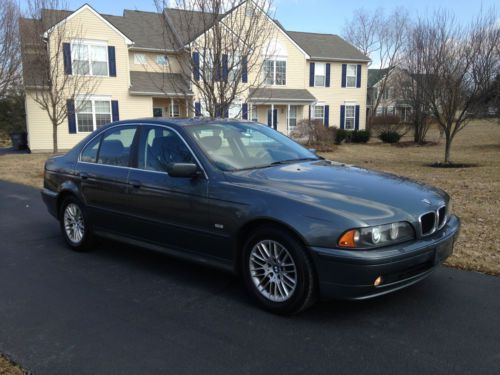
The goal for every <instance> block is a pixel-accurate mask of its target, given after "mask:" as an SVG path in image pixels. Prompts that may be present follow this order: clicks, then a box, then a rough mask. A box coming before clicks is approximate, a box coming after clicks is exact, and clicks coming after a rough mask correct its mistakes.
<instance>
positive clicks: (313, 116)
mask: <svg viewBox="0 0 500 375" xmlns="http://www.w3.org/2000/svg"><path fill="white" fill-rule="evenodd" d="M325 106H326V104H325V103H316V104H315V105H313V106H312V108H311V118H312V119H313V120H321V121H323V123H324V122H325ZM316 107H323V117H316Z"/></svg>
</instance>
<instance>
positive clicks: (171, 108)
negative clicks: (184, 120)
mask: <svg viewBox="0 0 500 375" xmlns="http://www.w3.org/2000/svg"><path fill="white" fill-rule="evenodd" d="M168 114H169V116H170V117H180V116H181V112H180V107H179V103H177V102H173V103H170V104H169V105H168Z"/></svg>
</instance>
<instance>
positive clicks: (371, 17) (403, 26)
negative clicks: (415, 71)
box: [343, 8, 410, 122]
mask: <svg viewBox="0 0 500 375" xmlns="http://www.w3.org/2000/svg"><path fill="white" fill-rule="evenodd" d="M409 20H410V18H409V16H408V13H407V12H406V10H404V9H403V8H397V9H395V10H394V11H393V12H392V13H390V14H388V15H386V14H385V12H384V10H383V9H381V8H379V9H377V10H376V11H375V12H373V13H368V12H367V11H365V10H364V9H358V10H356V11H355V12H354V15H353V18H352V19H351V20H350V21H349V22H348V23H347V24H346V25H345V26H344V31H343V35H344V37H345V39H346V40H347V41H348V42H350V43H351V44H352V45H354V46H355V47H357V48H358V49H359V50H360V51H361V52H363V53H364V54H365V55H367V56H368V57H370V59H371V60H372V62H375V63H376V64H378V65H379V67H380V68H381V69H385V68H388V69H387V73H386V74H384V75H382V77H381V79H380V81H379V82H378V83H377V87H378V90H377V95H376V96H374V97H373V104H372V110H371V112H370V115H369V118H368V122H370V120H371V118H372V117H373V116H374V114H376V113H377V108H378V106H379V104H380V101H381V99H382V98H383V96H384V93H385V92H386V91H387V89H388V83H389V82H390V79H391V73H392V71H393V68H395V67H398V66H399V65H400V61H401V56H402V50H403V47H404V45H405V38H406V36H407V32H406V31H407V29H408V26H409V22H410V21H409Z"/></svg>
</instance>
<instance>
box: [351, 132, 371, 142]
mask: <svg viewBox="0 0 500 375" xmlns="http://www.w3.org/2000/svg"><path fill="white" fill-rule="evenodd" d="M370 136H371V134H370V131H368V130H354V131H353V132H351V142H352V143H366V142H368V141H369V140H370Z"/></svg>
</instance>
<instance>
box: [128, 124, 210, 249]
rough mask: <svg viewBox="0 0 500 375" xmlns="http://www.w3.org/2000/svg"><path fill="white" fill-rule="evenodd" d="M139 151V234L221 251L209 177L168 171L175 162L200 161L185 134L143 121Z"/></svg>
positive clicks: (134, 201) (134, 178)
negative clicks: (212, 225)
mask: <svg viewBox="0 0 500 375" xmlns="http://www.w3.org/2000/svg"><path fill="white" fill-rule="evenodd" d="M137 151H138V155H137V168H134V169H132V170H131V172H130V175H129V184H130V204H131V205H132V209H133V211H134V212H135V223H134V226H135V228H136V230H137V232H138V233H139V235H140V236H141V237H142V238H143V239H144V240H146V241H151V242H154V243H158V244H161V245H162V246H165V247H168V248H170V249H174V250H187V251H192V252H201V253H204V255H212V256H219V254H217V249H212V248H211V246H209V245H208V244H209V243H210V242H211V241H210V239H211V236H210V232H209V231H208V226H209V221H208V217H209V205H208V200H207V190H208V179H207V177H206V176H205V175H204V174H203V173H200V175H198V176H196V177H172V176H170V175H169V174H168V173H167V171H166V169H167V166H168V165H169V164H170V163H194V164H198V165H199V163H198V162H197V160H196V159H195V157H194V156H193V153H192V151H191V150H190V149H189V148H188V146H187V144H186V143H185V142H184V141H183V139H182V138H181V137H180V135H179V134H178V133H177V132H176V131H174V130H173V129H170V128H167V127H163V126H148V127H144V128H142V129H141V136H140V140H139V143H138V147H137Z"/></svg>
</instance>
